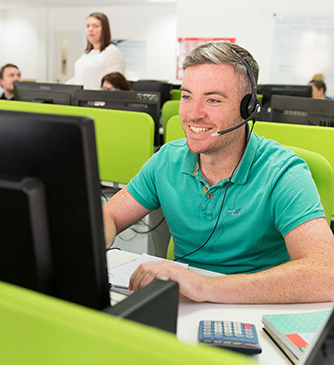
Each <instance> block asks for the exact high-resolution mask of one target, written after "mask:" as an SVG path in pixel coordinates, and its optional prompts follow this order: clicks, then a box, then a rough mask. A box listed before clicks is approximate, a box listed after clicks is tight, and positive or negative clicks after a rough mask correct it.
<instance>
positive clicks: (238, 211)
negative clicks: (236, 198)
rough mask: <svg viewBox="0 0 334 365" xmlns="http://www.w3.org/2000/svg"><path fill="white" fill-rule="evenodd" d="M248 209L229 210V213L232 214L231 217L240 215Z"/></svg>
mask: <svg viewBox="0 0 334 365" xmlns="http://www.w3.org/2000/svg"><path fill="white" fill-rule="evenodd" d="M244 209H246V208H239V209H238V210H235V209H233V210H227V212H228V213H230V214H231V215H240V214H241V211H242V210H244Z"/></svg>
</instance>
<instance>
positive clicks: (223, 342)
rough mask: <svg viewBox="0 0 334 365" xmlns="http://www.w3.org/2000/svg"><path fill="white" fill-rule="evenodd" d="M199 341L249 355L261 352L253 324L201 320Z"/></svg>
mask: <svg viewBox="0 0 334 365" xmlns="http://www.w3.org/2000/svg"><path fill="white" fill-rule="evenodd" d="M198 341H199V342H201V343H206V344H209V345H214V346H218V347H222V348H226V349H229V350H233V351H237V352H241V353H243V354H247V355H255V354H259V353H261V351H262V350H261V347H260V344H259V340H258V337H257V333H256V328H255V326H254V325H253V324H250V323H242V322H233V321H221V320H217V321H209V320H206V321H200V322H199V327H198Z"/></svg>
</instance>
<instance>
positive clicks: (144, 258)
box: [108, 253, 188, 288]
mask: <svg viewBox="0 0 334 365" xmlns="http://www.w3.org/2000/svg"><path fill="white" fill-rule="evenodd" d="M161 260H165V259H162V258H160V257H155V256H151V255H147V254H146V253H144V254H142V255H141V256H140V257H139V258H138V259H136V260H132V261H129V262H127V263H125V264H122V265H119V266H116V267H114V268H112V269H110V270H108V279H109V283H110V284H113V285H116V286H119V287H123V288H128V287H129V280H130V277H131V275H132V273H133V272H134V271H135V270H136V269H137V267H138V266H139V265H141V264H143V263H145V262H153V261H161ZM170 262H172V263H174V264H175V265H180V266H183V267H184V268H186V269H187V268H188V265H187V264H183V263H180V262H174V261H170Z"/></svg>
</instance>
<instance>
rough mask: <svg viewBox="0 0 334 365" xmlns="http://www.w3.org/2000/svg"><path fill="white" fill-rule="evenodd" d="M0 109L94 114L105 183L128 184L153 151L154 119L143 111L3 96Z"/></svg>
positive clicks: (99, 161) (100, 165)
mask: <svg viewBox="0 0 334 365" xmlns="http://www.w3.org/2000/svg"><path fill="white" fill-rule="evenodd" d="M0 109H2V110H16V111H25V112H35V113H47V114H61V115H71V116H86V117H91V118H93V119H94V124H95V134H96V146H97V156H98V164H99V176H100V180H101V181H102V182H103V183H104V184H107V185H108V184H114V183H116V184H127V183H128V182H129V181H130V179H131V178H132V177H133V176H134V175H135V174H136V173H137V172H138V171H139V170H140V168H141V166H142V165H143V164H144V163H145V162H146V161H147V160H148V159H149V158H150V157H151V156H152V155H153V151H154V121H153V119H152V118H151V117H150V116H149V115H148V114H146V113H139V112H129V111H120V110H111V109H101V108H86V107H78V106H77V107H75V106H65V105H53V104H40V103H31V102H20V101H6V100H0ZM125 167H126V168H125Z"/></svg>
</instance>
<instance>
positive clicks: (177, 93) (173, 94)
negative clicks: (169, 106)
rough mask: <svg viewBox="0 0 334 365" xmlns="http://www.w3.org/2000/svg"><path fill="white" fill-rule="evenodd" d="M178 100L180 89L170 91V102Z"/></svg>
mask: <svg viewBox="0 0 334 365" xmlns="http://www.w3.org/2000/svg"><path fill="white" fill-rule="evenodd" d="M180 99H181V91H180V89H173V91H172V100H180Z"/></svg>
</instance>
